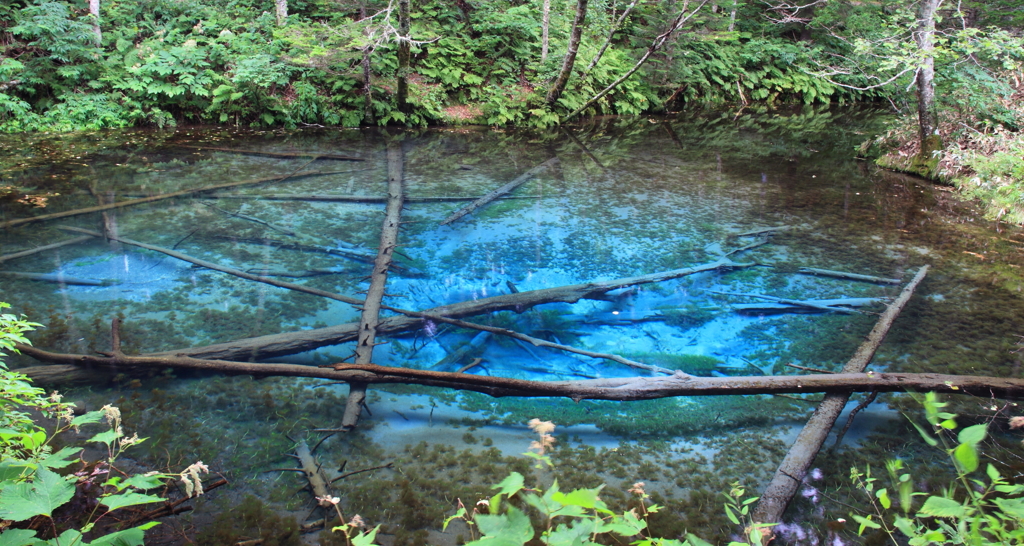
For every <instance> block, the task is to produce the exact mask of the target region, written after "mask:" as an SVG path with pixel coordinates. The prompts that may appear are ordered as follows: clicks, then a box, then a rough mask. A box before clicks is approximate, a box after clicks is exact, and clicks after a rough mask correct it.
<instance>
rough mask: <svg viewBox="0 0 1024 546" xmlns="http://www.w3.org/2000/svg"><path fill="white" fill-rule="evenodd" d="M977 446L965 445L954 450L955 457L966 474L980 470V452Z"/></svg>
mask: <svg viewBox="0 0 1024 546" xmlns="http://www.w3.org/2000/svg"><path fill="white" fill-rule="evenodd" d="M974 446H975V444H972V443H964V444H960V445H958V446H956V449H954V450H953V457H955V458H956V461H957V462H958V463H960V467H961V468H962V469H963V471H964V472H965V473H971V472H974V471H975V470H977V469H978V450H977V449H976V448H975V447H974Z"/></svg>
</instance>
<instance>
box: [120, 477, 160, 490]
mask: <svg viewBox="0 0 1024 546" xmlns="http://www.w3.org/2000/svg"><path fill="white" fill-rule="evenodd" d="M166 478H167V476H164V475H163V474H154V475H152V476H146V475H145V474H136V475H134V476H132V477H131V478H128V479H127V480H125V481H124V482H123V483H122V484H121V486H120V487H118V489H124V488H125V487H129V486H130V487H134V488H136V489H141V490H143V491H145V490H146V489H153V488H156V487H160V486H162V485H163V484H164V480H165V479H166Z"/></svg>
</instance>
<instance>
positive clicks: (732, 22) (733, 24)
mask: <svg viewBox="0 0 1024 546" xmlns="http://www.w3.org/2000/svg"><path fill="white" fill-rule="evenodd" d="M738 7H739V0H732V11H730V12H729V32H732V31H733V30H735V29H736V9H737V8H738Z"/></svg>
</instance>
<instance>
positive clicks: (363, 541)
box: [352, 525, 380, 546]
mask: <svg viewBox="0 0 1024 546" xmlns="http://www.w3.org/2000/svg"><path fill="white" fill-rule="evenodd" d="M379 530H380V525H378V526H376V527H374V528H373V529H370V530H369V531H365V532H362V533H359V534H358V535H356V536H355V537H353V538H352V546H370V545H372V544H373V541H374V540H376V539H377V531H379Z"/></svg>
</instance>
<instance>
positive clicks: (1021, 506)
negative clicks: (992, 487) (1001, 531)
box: [992, 499, 1024, 520]
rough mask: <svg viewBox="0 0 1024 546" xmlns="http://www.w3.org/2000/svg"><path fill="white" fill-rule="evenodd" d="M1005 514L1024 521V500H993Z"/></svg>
mask: <svg viewBox="0 0 1024 546" xmlns="http://www.w3.org/2000/svg"><path fill="white" fill-rule="evenodd" d="M992 502H994V503H996V506H998V507H999V509H1000V510H1002V511H1003V513H1004V514H1006V515H1008V516H1010V517H1013V518H1016V519H1018V520H1024V499H992Z"/></svg>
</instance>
